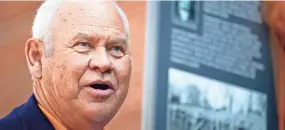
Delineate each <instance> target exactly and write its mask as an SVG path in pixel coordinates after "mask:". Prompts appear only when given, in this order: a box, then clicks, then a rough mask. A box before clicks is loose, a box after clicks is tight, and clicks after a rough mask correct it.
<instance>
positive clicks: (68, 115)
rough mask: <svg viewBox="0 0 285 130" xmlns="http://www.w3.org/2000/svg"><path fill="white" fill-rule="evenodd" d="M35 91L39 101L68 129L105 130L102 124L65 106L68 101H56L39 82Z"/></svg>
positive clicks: (34, 88)
mask: <svg viewBox="0 0 285 130" xmlns="http://www.w3.org/2000/svg"><path fill="white" fill-rule="evenodd" d="M33 92H34V95H35V97H36V100H37V102H38V103H39V104H40V105H41V106H42V107H43V108H44V109H45V110H46V111H48V113H50V114H51V115H52V116H53V117H54V118H55V119H56V120H57V121H58V122H59V123H61V124H62V125H63V126H64V127H65V128H67V129H83V130H103V127H104V126H102V125H98V124H97V123H95V122H92V121H89V120H87V119H86V118H83V117H82V116H80V115H79V114H78V113H77V112H76V111H74V110H72V109H71V108H70V107H68V108H63V106H64V105H62V106H60V105H59V104H62V103H64V104H66V102H60V101H55V99H56V98H54V97H53V96H55V93H54V92H52V93H54V94H51V92H47V91H45V90H44V88H43V87H42V85H40V84H39V83H37V84H36V86H34V87H33Z"/></svg>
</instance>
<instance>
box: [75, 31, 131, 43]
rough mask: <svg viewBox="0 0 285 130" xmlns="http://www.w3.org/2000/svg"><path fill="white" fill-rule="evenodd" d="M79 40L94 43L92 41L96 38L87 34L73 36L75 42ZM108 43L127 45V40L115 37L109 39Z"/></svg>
mask: <svg viewBox="0 0 285 130" xmlns="http://www.w3.org/2000/svg"><path fill="white" fill-rule="evenodd" d="M78 38H82V39H86V40H88V41H92V40H94V38H95V36H90V35H88V34H86V33H77V34H76V35H75V36H73V40H74V39H78ZM107 42H108V43H119V44H127V40H126V38H121V37H113V38H111V37H109V38H108V40H107Z"/></svg>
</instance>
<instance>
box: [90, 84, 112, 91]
mask: <svg viewBox="0 0 285 130" xmlns="http://www.w3.org/2000/svg"><path fill="white" fill-rule="evenodd" d="M91 87H92V88H94V89H100V90H107V89H109V88H110V87H109V86H108V85H106V84H92V85H91Z"/></svg>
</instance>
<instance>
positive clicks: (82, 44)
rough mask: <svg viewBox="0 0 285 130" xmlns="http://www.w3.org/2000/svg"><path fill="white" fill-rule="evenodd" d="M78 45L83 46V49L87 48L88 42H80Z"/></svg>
mask: <svg viewBox="0 0 285 130" xmlns="http://www.w3.org/2000/svg"><path fill="white" fill-rule="evenodd" d="M79 45H80V46H83V47H88V46H89V44H88V42H80V43H79Z"/></svg>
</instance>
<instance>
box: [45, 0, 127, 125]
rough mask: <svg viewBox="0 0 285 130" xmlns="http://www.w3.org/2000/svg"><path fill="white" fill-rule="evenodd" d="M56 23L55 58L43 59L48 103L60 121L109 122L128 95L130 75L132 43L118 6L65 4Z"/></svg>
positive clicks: (80, 3)
mask: <svg viewBox="0 0 285 130" xmlns="http://www.w3.org/2000/svg"><path fill="white" fill-rule="evenodd" d="M53 21H54V22H53V23H52V28H51V30H52V39H51V41H52V45H53V53H52V56H50V57H42V71H43V72H42V73H43V75H42V79H43V82H42V83H43V88H44V89H45V91H46V93H47V94H46V95H47V98H48V100H49V102H51V104H53V105H54V106H55V108H57V109H58V110H56V113H57V114H59V115H60V117H63V118H65V117H66V118H72V116H76V115H77V114H78V115H80V116H83V117H84V118H86V119H88V120H92V121H106V122H108V121H109V120H110V119H111V118H112V117H113V116H114V115H115V114H116V112H117V111H118V109H119V108H120V106H121V105H122V103H123V101H124V99H125V97H126V95H127V91H128V87H129V81H130V74H131V58H130V54H129V47H128V44H127V41H128V39H127V35H126V33H125V31H124V25H123V24H122V21H121V18H120V16H119V14H118V12H117V10H116V8H115V6H114V5H113V4H112V3H98V2H97V3H92V2H91V3H90V2H77V3H72V2H70V3H67V2H66V3H64V4H62V5H61V6H60V8H59V10H58V11H57V14H56V16H55V17H54V20H53ZM56 106H58V107H56ZM70 110H72V111H73V112H74V113H67V114H66V115H65V114H62V113H65V112H67V111H68V112H70ZM57 111H58V112H57ZM67 115H68V116H67Z"/></svg>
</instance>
